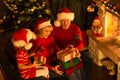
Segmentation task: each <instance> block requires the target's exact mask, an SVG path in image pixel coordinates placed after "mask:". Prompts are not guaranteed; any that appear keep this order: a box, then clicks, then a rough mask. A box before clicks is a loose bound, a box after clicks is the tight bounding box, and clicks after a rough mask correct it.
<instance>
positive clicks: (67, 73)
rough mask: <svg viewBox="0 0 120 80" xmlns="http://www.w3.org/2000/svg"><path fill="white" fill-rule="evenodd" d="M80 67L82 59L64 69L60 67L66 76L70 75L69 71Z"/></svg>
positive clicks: (71, 71)
mask: <svg viewBox="0 0 120 80" xmlns="http://www.w3.org/2000/svg"><path fill="white" fill-rule="evenodd" d="M81 67H82V61H80V62H79V63H78V64H77V65H76V66H73V67H70V68H68V69H64V68H62V70H63V71H64V74H65V75H66V76H68V75H70V74H71V73H73V72H74V71H76V70H78V69H81Z"/></svg>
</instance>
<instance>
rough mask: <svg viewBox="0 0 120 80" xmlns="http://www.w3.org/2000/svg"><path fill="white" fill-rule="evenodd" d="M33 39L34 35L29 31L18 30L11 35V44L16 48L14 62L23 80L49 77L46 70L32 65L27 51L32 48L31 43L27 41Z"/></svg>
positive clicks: (43, 67) (38, 65) (37, 65)
mask: <svg viewBox="0 0 120 80" xmlns="http://www.w3.org/2000/svg"><path fill="white" fill-rule="evenodd" d="M31 39H35V34H34V33H33V32H31V31H30V30H29V29H24V28H22V29H20V30H18V31H16V32H15V33H13V37H12V43H13V45H14V46H15V48H16V55H15V58H16V62H17V66H18V72H19V74H20V76H21V77H22V78H23V79H30V78H35V77H39V76H43V77H45V78H47V77H48V76H49V71H48V68H47V67H45V66H40V64H36V63H35V62H34V63H33V64H32V62H31V61H30V57H29V55H28V52H27V50H29V49H30V48H31V47H32V43H30V42H29V41H30V40H31Z"/></svg>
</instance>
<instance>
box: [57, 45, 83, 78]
mask: <svg viewBox="0 0 120 80" xmlns="http://www.w3.org/2000/svg"><path fill="white" fill-rule="evenodd" d="M77 54H78V53H77V51H76V49H75V48H74V47H67V48H66V49H63V50H61V51H59V52H58V53H57V58H58V60H59V65H60V69H61V70H63V71H64V74H65V75H66V76H68V75H70V74H71V73H73V72H74V71H76V70H78V69H80V68H81V67H82V61H81V59H80V57H77ZM79 54H80V53H79Z"/></svg>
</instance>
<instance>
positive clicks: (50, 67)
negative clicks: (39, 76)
mask: <svg viewBox="0 0 120 80" xmlns="http://www.w3.org/2000/svg"><path fill="white" fill-rule="evenodd" d="M43 66H46V67H48V69H49V70H52V66H51V65H49V64H43Z"/></svg>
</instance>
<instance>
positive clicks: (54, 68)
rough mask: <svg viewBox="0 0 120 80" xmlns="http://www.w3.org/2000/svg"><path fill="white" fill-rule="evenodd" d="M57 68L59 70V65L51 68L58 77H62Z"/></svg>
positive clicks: (61, 72)
mask: <svg viewBox="0 0 120 80" xmlns="http://www.w3.org/2000/svg"><path fill="white" fill-rule="evenodd" d="M59 68H60V65H57V66H55V67H53V71H54V72H56V73H57V74H59V75H62V74H63V71H60V70H59Z"/></svg>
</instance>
